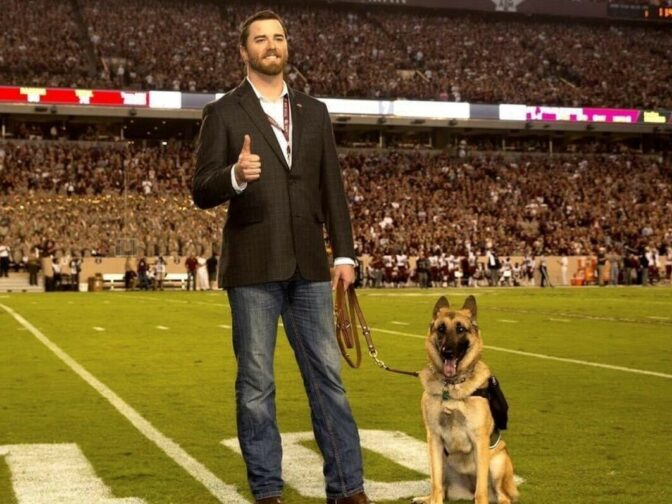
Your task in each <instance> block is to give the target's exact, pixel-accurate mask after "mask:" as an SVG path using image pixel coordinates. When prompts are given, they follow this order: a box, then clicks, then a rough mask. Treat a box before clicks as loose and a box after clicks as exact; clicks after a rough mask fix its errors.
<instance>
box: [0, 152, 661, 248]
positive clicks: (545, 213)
mask: <svg viewBox="0 0 672 504" xmlns="http://www.w3.org/2000/svg"><path fill="white" fill-rule="evenodd" d="M192 156H193V148H192V147H191V146H189V145H180V144H179V143H176V144H170V145H168V146H157V147H142V146H140V145H135V144H128V145H126V146H125V147H119V146H118V145H117V144H94V143H86V142H21V141H13V142H5V143H2V144H0V181H1V183H0V213H1V215H2V217H3V223H4V224H3V225H2V226H0V237H2V239H3V240H4V241H6V242H7V245H8V246H9V247H10V248H11V250H12V251H13V254H14V257H15V258H17V259H18V258H21V257H25V256H28V255H29V252H30V251H31V250H32V249H33V248H34V247H35V246H36V244H40V243H43V242H44V241H45V240H46V239H51V240H55V242H56V247H57V249H58V250H62V251H64V252H66V253H74V254H76V255H79V256H82V255H84V256H86V255H103V256H104V255H111V254H115V253H119V244H120V243H122V242H123V241H124V240H133V242H134V243H135V247H134V248H135V249H136V250H138V251H141V252H143V253H146V254H148V255H180V256H184V255H186V254H190V253H198V254H205V255H206V257H207V256H209V255H210V253H211V252H212V250H218V248H219V243H220V239H221V236H220V233H221V225H222V223H223V221H224V219H225V211H224V210H223V209H221V208H219V209H216V210H212V211H208V212H203V211H198V210H196V209H194V207H193V204H192V203H191V200H190V193H189V186H190V177H191V174H192V173H193V158H192ZM340 157H341V163H342V167H343V173H344V179H345V184H346V190H347V197H348V201H349V204H350V208H351V212H352V215H353V223H354V225H355V239H356V247H357V250H358V253H359V254H368V255H372V256H381V255H384V254H392V253H403V254H406V255H418V254H419V253H421V252H423V253H425V254H429V253H430V252H433V251H435V250H436V249H441V250H443V251H444V252H449V253H455V254H464V253H465V251H469V250H471V251H473V252H474V253H477V254H480V253H485V251H486V249H487V248H489V247H490V246H492V247H493V248H494V249H495V250H496V251H497V253H498V254H499V256H500V257H504V256H509V255H524V254H526V253H532V254H534V255H583V254H590V253H592V252H593V251H595V250H596V249H597V248H598V247H599V246H606V247H617V248H618V249H619V250H623V248H624V247H625V246H629V247H632V248H638V247H641V246H644V245H648V246H652V247H654V248H660V247H663V246H664V245H665V244H670V243H672V222H670V219H669V216H670V212H671V210H672V189H671V188H672V169H671V167H670V166H669V164H668V163H665V162H663V161H662V160H660V159H654V158H652V157H651V156H636V155H632V154H622V155H619V154H575V155H568V156H557V157H554V158H549V157H548V156H547V155H534V154H522V155H504V154H497V153H489V154H479V153H477V152H476V153H473V154H472V155H470V156H467V157H465V158H460V157H459V156H455V155H454V154H448V153H436V152H428V151H395V150H384V151H381V150H371V151H369V150H366V151H362V150H347V151H341V154H340ZM549 174H551V175H549ZM549 176H551V177H552V178H553V184H549V183H548V181H549ZM125 188H126V190H125Z"/></svg>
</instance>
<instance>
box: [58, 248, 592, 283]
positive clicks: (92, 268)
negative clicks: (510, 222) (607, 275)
mask: <svg viewBox="0 0 672 504" xmlns="http://www.w3.org/2000/svg"><path fill="white" fill-rule="evenodd" d="M510 257H511V263H512V264H515V263H516V262H517V263H522V262H523V259H524V258H523V257H522V256H510ZM185 259H186V258H185V257H166V273H167V274H175V273H176V274H182V273H186V267H185V265H184V261H185ZM504 259H505V257H501V258H500V260H504ZM537 259H538V258H537ZM560 259H561V258H560V256H548V257H546V262H547V265H548V270H549V274H550V277H551V282H552V283H553V284H554V285H562V282H561V279H562V276H561V271H560ZM568 259H569V267H568V270H567V271H568V272H567V276H568V278H569V279H570V280H571V278H572V276H573V275H574V274H575V273H577V272H578V271H579V270H580V269H581V265H582V264H586V261H587V258H586V257H585V256H571V257H568ZM370 260H371V259H370V257H369V256H363V257H360V258H359V261H360V263H361V264H362V266H363V267H365V266H366V265H368V264H369V262H370ZM416 260H417V257H411V258H409V262H410V265H411V269H414V268H415V264H416ZM148 261H149V263H150V265H151V264H153V263H154V262H155V258H153V257H148ZM478 261H479V262H480V263H485V256H481V257H479V259H478ZM125 264H126V258H125V257H105V258H97V259H96V258H91V257H87V258H85V259H84V262H83V264H82V271H81V275H80V282H81V283H80V289H81V290H87V289H88V279H89V278H91V277H95V276H96V275H120V274H121V275H123V274H124V272H125ZM537 266H538V260H537ZM537 269H538V268H537ZM63 273H64V274H68V273H69V272H67V271H63ZM535 278H536V285H539V272H538V271H536V272H535Z"/></svg>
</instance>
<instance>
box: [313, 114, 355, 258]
mask: <svg viewBox="0 0 672 504" xmlns="http://www.w3.org/2000/svg"><path fill="white" fill-rule="evenodd" d="M321 106H322V176H321V180H320V192H321V198H322V208H323V210H324V213H325V216H326V224H327V231H328V233H329V239H330V240H331V246H332V250H333V254H334V257H350V258H352V259H355V248H354V244H353V239H352V224H351V222H350V210H349V208H348V203H347V199H346V197H345V189H344V187H343V177H342V176H341V168H340V166H339V163H338V154H337V152H336V141H335V140H334V131H333V129H332V127H331V119H330V118H329V112H328V111H327V107H326V105H323V104H321Z"/></svg>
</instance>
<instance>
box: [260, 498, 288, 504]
mask: <svg viewBox="0 0 672 504" xmlns="http://www.w3.org/2000/svg"><path fill="white" fill-rule="evenodd" d="M255 504H282V499H281V498H280V497H265V498H263V499H259V500H258V501H255Z"/></svg>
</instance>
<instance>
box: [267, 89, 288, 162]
mask: <svg viewBox="0 0 672 504" xmlns="http://www.w3.org/2000/svg"><path fill="white" fill-rule="evenodd" d="M266 117H268V122H269V123H271V126H273V127H274V128H277V129H279V130H280V131H282V135H283V136H284V137H285V140H286V141H287V158H288V159H291V156H292V149H291V147H290V146H289V95H287V94H286V95H285V96H284V98H283V100H282V122H283V125H284V128H281V127H280V125H279V124H278V122H277V121H276V120H275V119H273V118H272V117H271V116H270V115H268V114H266Z"/></svg>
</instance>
